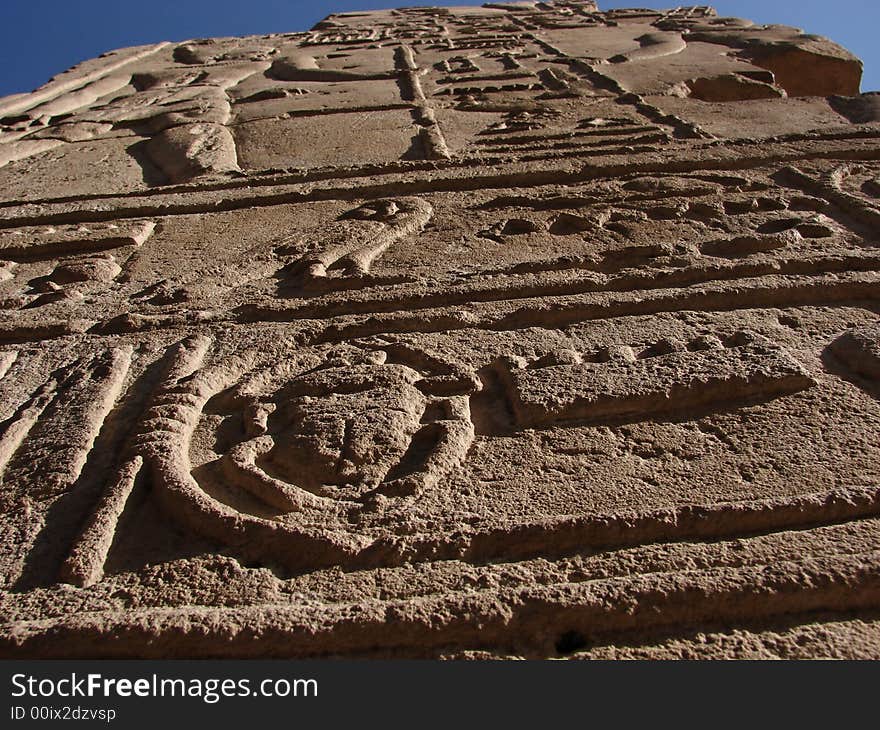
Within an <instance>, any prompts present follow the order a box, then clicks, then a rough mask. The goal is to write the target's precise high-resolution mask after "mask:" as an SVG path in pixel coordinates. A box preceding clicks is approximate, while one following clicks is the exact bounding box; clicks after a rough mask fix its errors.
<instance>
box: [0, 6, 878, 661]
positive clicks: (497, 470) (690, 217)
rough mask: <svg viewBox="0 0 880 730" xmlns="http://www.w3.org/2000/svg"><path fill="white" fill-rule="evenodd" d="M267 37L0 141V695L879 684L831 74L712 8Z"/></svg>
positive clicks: (485, 11) (849, 218)
mask: <svg viewBox="0 0 880 730" xmlns="http://www.w3.org/2000/svg"><path fill="white" fill-rule="evenodd" d="M806 30H809V31H814V30H817V29H805V31H806ZM818 30H821V29H818ZM278 31H279V32H277V33H272V34H268V35H263V36H253V37H245V38H209V39H190V40H185V41H179V42H174V43H157V44H154V45H150V46H142V47H138V48H132V49H123V50H120V51H113V52H111V53H109V54H105V55H104V56H102V57H101V58H97V59H93V60H90V61H86V62H84V63H82V64H80V65H79V66H77V67H75V68H73V69H71V70H69V71H66V72H64V73H62V74H59V75H58V76H57V77H55V78H54V79H53V80H51V81H50V82H49V83H47V84H46V85H44V86H43V87H41V88H39V89H37V90H36V91H34V92H31V93H28V94H18V95H15V96H12V97H7V98H5V99H0V198H2V199H0V654H2V656H3V657H9V658H11V657H27V658H36V657H65V658H86V657H93V656H94V657H110V656H113V657H147V656H155V657H159V658H182V657H190V658H194V657H195V658H198V657H220V656H229V657H264V658H266V657H283V658H291V657H312V656H357V657H365V656H402V657H403V656H405V657H438V656H445V657H457V658H464V657H482V658H487V657H508V656H516V657H527V658H547V657H559V656H568V655H571V654H574V655H583V656H588V657H598V658H606V657H624V656H625V657H633V656H637V657H669V656H678V657H680V656H693V657H710V656H711V657H719V656H720V657H737V658H751V657H756V656H761V657H763V656H770V655H772V656H792V657H793V656H798V657H809V658H816V657H826V656H834V657H846V658H876V657H878V656H880V622H878V620H877V614H876V610H877V607H878V606H880V603H878V597H880V583H878V578H877V576H878V575H880V572H878V567H880V560H878V557H877V554H878V538H877V535H878V531H877V521H878V519H880V489H878V485H880V440H878V439H877V431H878V425H880V381H878V378H880V351H878V341H880V340H878V325H877V322H878V312H880V303H878V300H880V250H878V244H877V242H878V232H880V155H878V140H880V126H878V124H880V107H878V104H877V95H876V93H875V92H871V91H868V90H866V93H862V89H861V88H860V83H859V82H860V78H861V62H860V61H858V59H856V58H855V57H854V56H852V55H851V54H850V53H849V52H848V51H846V50H844V49H843V48H841V47H839V46H837V45H836V44H835V43H833V42H832V41H830V40H827V39H824V38H821V37H820V36H816V35H813V34H812V33H809V32H805V31H801V30H798V29H795V28H790V27H786V26H779V25H756V24H754V23H752V22H751V21H748V20H742V19H737V18H724V17H719V16H718V14H717V13H716V12H715V10H713V9H712V8H711V7H708V6H682V7H675V8H671V9H666V10H654V9H646V8H631V9H609V10H603V9H602V8H601V6H600V4H597V3H595V2H592V0H556V1H551V2H531V1H529V2H493V3H488V4H486V5H484V6H481V7H451V8H395V9H389V10H380V11H372V12H363V13H362V12H357V13H338V14H334V15H331V16H329V17H328V18H326V19H325V20H324V21H322V22H320V23H319V24H318V25H317V26H315V27H314V28H313V29H312V30H311V31H307V32H294V33H287V32H283V31H284V29H278Z"/></svg>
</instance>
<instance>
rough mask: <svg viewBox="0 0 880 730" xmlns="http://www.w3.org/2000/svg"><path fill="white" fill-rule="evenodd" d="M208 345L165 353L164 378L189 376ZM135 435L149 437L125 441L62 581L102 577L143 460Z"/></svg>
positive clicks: (199, 339)
mask: <svg viewBox="0 0 880 730" xmlns="http://www.w3.org/2000/svg"><path fill="white" fill-rule="evenodd" d="M211 344H212V340H211V338H210V337H207V336H203V335H198V336H195V337H191V338H189V339H187V340H184V341H183V342H182V343H181V344H180V345H179V346H178V347H177V348H176V349H174V350H172V351H171V352H170V353H169V356H168V358H167V361H166V363H165V365H164V379H179V378H184V377H186V376H188V375H191V374H192V373H193V372H195V370H197V369H198V367H199V366H200V365H201V363H202V362H203V360H204V357H205V354H206V353H207V351H208V349H209V348H210V346H211ZM148 407H149V405H148ZM139 435H140V436H142V437H144V436H145V437H147V438H148V437H149V434H148V433H147V434H142V433H140V432H136V433H135V434H134V435H133V436H132V437H131V438H129V439H128V441H129V443H128V444H127V445H126V452H127V455H126V457H125V459H124V461H123V463H122V465H121V467H120V468H119V469H118V470H117V472H116V474H115V476H114V479H113V481H112V482H110V484H109V486H108V487H107V489H106V490H105V491H104V493H103V494H102V495H101V497H100V499H99V501H98V504H97V506H96V507H95V509H94V511H93V512H92V514H91V516H90V517H89V519H88V522H87V523H86V525H85V527H84V528H83V529H82V530H81V531H80V534H79V536H78V537H77V539H76V540H75V541H74V543H73V545H72V547H71V549H70V552H69V554H68V557H67V559H66V561H65V563H64V565H63V566H62V568H61V575H60V578H61V579H62V580H65V581H68V582H70V583H73V584H74V585H78V586H90V585H93V584H94V583H97V582H98V581H100V580H101V578H102V577H103V574H104V563H105V562H106V560H107V554H108V552H109V550H110V546H111V544H112V542H113V538H114V536H115V534H116V527H117V523H118V520H119V517H120V516H121V515H122V512H123V510H124V509H125V505H126V503H127V501H128V498H129V496H130V495H131V491H132V489H133V488H134V485H135V481H136V479H137V477H138V474H139V473H140V471H141V468H142V466H143V457H142V456H140V455H139V454H137V453H132V452H133V449H132V443H131V442H132V441H134V442H136V441H137V439H138V436H139Z"/></svg>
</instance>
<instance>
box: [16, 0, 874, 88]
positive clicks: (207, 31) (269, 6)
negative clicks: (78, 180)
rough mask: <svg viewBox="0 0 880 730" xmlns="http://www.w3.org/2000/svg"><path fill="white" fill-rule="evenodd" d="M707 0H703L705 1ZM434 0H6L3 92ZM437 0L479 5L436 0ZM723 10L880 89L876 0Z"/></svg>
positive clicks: (758, 1)
mask: <svg viewBox="0 0 880 730" xmlns="http://www.w3.org/2000/svg"><path fill="white" fill-rule="evenodd" d="M705 1H706V0H703V2H705ZM599 2H600V7H602V8H605V9H608V8H615V7H661V8H662V7H671V6H674V5H676V4H678V3H677V2H676V0H670V1H669V2H655V1H654V0H623V1H620V0H599ZM419 4H422V5H429V4H432V2H431V0H422V1H421V2H419V0H409V2H396V0H384V2H383V0H313V1H311V2H309V1H306V2H302V1H300V0H247V1H246V2H243V1H242V0H139V1H138V2H132V1H131V0H24V1H22V0H4V6H5V7H4V8H3V11H2V24H0V69H3V71H2V74H0V96H3V95H5V94H12V93H17V92H21V91H29V90H31V89H33V88H35V87H37V86H39V85H40V84H42V83H44V82H45V81H47V80H48V79H49V78H50V77H51V76H53V75H54V74H56V73H59V72H60V71H63V70H64V69H66V68H68V67H70V66H72V65H73V64H75V63H78V62H79V61H82V60H85V59H87V58H92V57H94V56H97V55H99V54H100V53H103V52H104V51H108V50H111V49H113V48H120V47H123V46H132V45H138V44H142V43H153V42H155V41H160V40H170V41H176V40H186V39H188V38H204V37H209V36H230V35H251V34H261V33H280V32H289V31H297V30H306V29H308V28H310V27H311V26H312V25H314V24H315V23H316V22H317V21H318V20H320V19H321V18H323V17H324V16H326V15H327V14H329V13H331V12H344V11H351V10H369V9H375V8H377V7H383V6H384V7H389V6H392V7H393V6H395V5H397V6H406V5H419ZM433 4H438V5H477V4H479V0H476V1H475V0H472V1H471V2H448V1H443V0H437V1H436V2H434V3H433ZM713 5H714V6H715V8H716V9H717V10H718V12H719V13H720V14H722V15H736V16H740V17H745V18H751V19H752V20H755V21H757V22H761V23H783V24H787V25H794V26H797V27H799V28H803V29H804V30H805V31H807V32H809V33H819V34H821V35H825V36H828V37H829V38H832V39H833V40H835V41H837V42H838V43H840V44H841V45H843V46H845V47H847V48H849V49H850V50H851V51H853V52H854V53H855V54H856V55H858V56H859V57H861V58H862V59H863V60H864V62H865V76H864V80H863V83H862V89H863V91H875V90H880V49H878V46H880V38H878V37H877V31H878V28H880V0H836V2H827V0H826V1H819V0H814V1H808V2H805V1H804V0H718V2H715V3H713Z"/></svg>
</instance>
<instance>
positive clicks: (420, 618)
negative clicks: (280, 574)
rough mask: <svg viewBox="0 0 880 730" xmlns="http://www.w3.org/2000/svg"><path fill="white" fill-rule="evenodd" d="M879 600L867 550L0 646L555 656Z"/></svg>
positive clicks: (282, 608) (26, 626)
mask: <svg viewBox="0 0 880 730" xmlns="http://www.w3.org/2000/svg"><path fill="white" fill-rule="evenodd" d="M878 605H880V553H878V552H867V553H861V554H855V555H830V556H824V557H818V558H807V559H804V560H798V561H786V562H781V563H778V564H773V565H757V566H747V567H737V568H713V569H705V570H691V571H682V572H678V573H672V574H665V573H660V574H656V573H655V574H648V575H639V576H634V577H628V578H610V579H602V580H595V581H589V582H585V583H560V584H556V585H552V586H534V587H528V588H510V589H494V590H488V591H482V592H470V593H457V594H452V595H447V596H431V597H427V598H423V599H415V600H414V599H409V600H392V601H364V602H361V603H355V604H341V605H340V604H334V605H326V606H321V607H320V608H319V609H315V608H310V607H300V606H291V605H289V604H287V605H265V606H247V607H233V608H226V607H220V608H218V607H201V606H189V607H178V608H147V609H133V610H129V611H126V612H121V611H100V612H94V613H84V614H79V615H74V616H68V617H62V618H53V619H42V620H31V621H17V622H13V623H9V624H5V625H2V626H0V654H2V655H3V656H4V657H7V658H15V657H28V658H65V657H76V658H80V659H82V658H97V657H107V658H122V657H138V658H151V657H161V658H168V657H177V658H184V657H218V658H219V657H228V658H231V657H239V658H244V657H260V658H266V657H291V658H292V657H309V656H326V655H339V654H343V655H345V654H347V655H358V654H365V653H369V652H370V651H371V650H373V649H374V647H376V646H377V645H380V644H381V645H382V646H383V648H384V649H385V650H387V651H395V652H397V653H398V654H402V655H411V656H415V655H422V654H424V653H426V652H428V651H430V650H432V649H434V650H436V649H441V648H444V647H459V648H480V647H492V648H493V649H496V650H497V649H499V648H503V647H507V646H514V645H519V646H522V645H523V644H532V645H533V646H536V647H537V648H539V649H543V650H544V651H547V652H548V653H552V651H553V648H552V644H553V642H554V641H555V639H556V638H557V636H559V635H561V634H563V633H567V632H577V633H578V634H580V635H582V636H583V637H586V638H590V637H599V636H607V635H610V634H616V635H625V634H626V633H627V632H632V631H640V632H643V631H650V630H658V629H668V628H674V627H677V626H688V625H690V626H692V625H694V624H698V623H700V622H705V621H712V622H715V623H717V622H723V623H741V622H747V621H756V620H762V619H768V618H773V617H777V616H783V615H788V614H803V613H807V612H815V611H851V610H859V609H869V608H876V607H877V606H878ZM316 610H318V611H319V612H320V619H321V620H320V623H319V624H318V625H317V626H316V624H315V615H314V613H315V611H316ZM548 628H550V629H552V630H551V632H550V633H549V635H548ZM554 631H555V632H556V633H555V634H554V633H553V632H554Z"/></svg>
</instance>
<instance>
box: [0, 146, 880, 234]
mask: <svg viewBox="0 0 880 730" xmlns="http://www.w3.org/2000/svg"><path fill="white" fill-rule="evenodd" d="M713 149H720V148H713ZM672 151H673V152H675V150H672ZM565 159H569V158H565ZM621 159H624V157H623V156H622V157H621ZM808 159H813V160H821V159H841V160H878V159H880V146H866V147H864V148H850V149H840V148H833V149H827V150H819V149H810V150H808V149H800V150H793V151H790V152H782V151H780V152H778V153H776V154H773V153H767V152H766V151H763V150H760V149H759V147H758V146H757V145H755V155H753V156H745V155H743V154H740V153H738V154H737V155H736V156H735V157H728V158H716V159H714V160H713V159H701V160H694V159H689V158H678V159H675V158H673V159H667V160H660V161H653V162H628V161H623V162H621V163H619V164H615V165H606V166H601V165H597V166H591V165H585V166H582V167H581V168H580V169H577V170H572V169H570V168H567V169H556V170H553V169H550V170H547V169H541V170H533V171H530V172H508V173H505V172H499V173H495V174H491V175H477V176H472V177H467V178H462V177H443V178H437V179H422V180H400V181H389V182H376V183H372V184H368V185H364V186H360V187H358V186H354V185H353V186H351V187H328V188H323V189H318V190H313V191H310V192H302V191H299V190H292V191H285V192H279V193H270V194H266V195H253V194H251V195H244V196H242V197H240V198H220V199H212V200H208V201H194V202H181V203H176V202H172V203H162V202H159V201H156V200H153V199H151V197H150V196H144V198H145V199H144V201H143V203H142V204H140V205H137V206H127V207H126V206H123V207H119V208H115V207H111V206H108V205H106V204H102V206H101V207H100V208H92V209H88V208H86V209H80V210H72V211H66V210H65V211H59V212H57V213H43V214H39V215H20V216H14V217H13V216H9V217H5V218H0V229H7V228H18V227H22V226H37V225H44V224H53V223H99V222H106V221H111V220H125V219H128V218H144V217H152V218H156V217H160V216H173V215H190V214H193V213H222V212H228V211H233V210H243V209H245V208H256V207H270V206H274V205H285V204H289V203H308V202H315V201H322V200H361V199H372V198H386V197H394V196H395V195H416V194H421V193H443V192H470V191H475V190H485V189H487V188H500V189H515V188H532V187H539V186H542V185H572V184H577V183H584V182H589V181H592V180H596V179H600V178H609V177H624V176H626V175H650V174H662V173H678V174H684V173H691V172H699V171H717V170H731V171H732V170H748V169H752V168H755V167H764V166H768V165H773V164H780V163H788V162H795V161H798V160H808ZM481 162H482V163H484V164H485V163H487V162H488V160H485V159H484V160H482V161H481ZM354 179H355V178H352V180H354ZM35 204H36V203H35V202H30V201H29V202H28V203H26V204H25V206H28V205H35Z"/></svg>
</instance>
